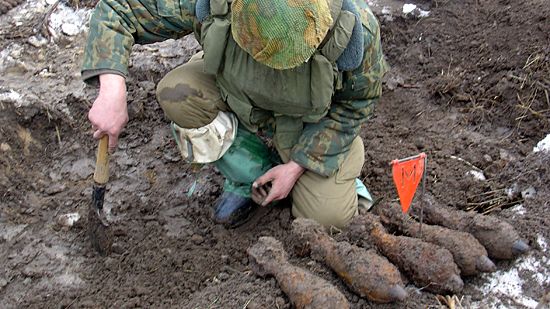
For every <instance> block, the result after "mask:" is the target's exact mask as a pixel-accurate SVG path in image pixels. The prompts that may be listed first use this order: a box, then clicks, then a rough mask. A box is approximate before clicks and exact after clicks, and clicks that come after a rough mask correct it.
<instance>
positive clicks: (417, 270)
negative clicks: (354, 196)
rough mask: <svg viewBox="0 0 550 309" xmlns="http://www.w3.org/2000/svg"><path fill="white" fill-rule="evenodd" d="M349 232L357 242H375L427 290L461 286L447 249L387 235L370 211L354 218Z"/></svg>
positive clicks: (450, 289) (442, 290)
mask: <svg viewBox="0 0 550 309" xmlns="http://www.w3.org/2000/svg"><path fill="white" fill-rule="evenodd" d="M348 235H349V236H350V238H351V239H355V240H358V241H359V242H364V241H366V242H368V243H371V242H372V243H374V244H375V245H376V247H377V248H378V250H380V252H382V254H384V255H385V256H386V257H387V258H388V259H389V260H390V261H391V262H392V263H394V264H395V265H396V266H397V267H399V269H400V270H401V271H403V272H404V273H405V274H406V275H407V276H408V277H409V278H410V279H411V280H412V281H414V282H415V284H416V285H417V286H419V287H422V288H425V289H426V290H428V291H431V292H434V293H448V292H450V293H458V292H460V291H461V290H462V288H463V286H464V283H463V282H462V279H461V278H460V271H459V270H458V266H456V264H455V262H454V260H453V256H452V255H451V253H450V252H449V250H447V249H444V248H441V247H439V246H436V245H434V244H430V243H427V242H424V241H422V240H420V239H417V238H412V237H407V236H395V235H391V234H388V233H387V232H386V230H385V229H384V227H383V226H382V224H381V223H380V221H379V219H378V217H376V216H375V215H373V214H370V213H367V214H364V215H360V216H357V217H355V218H354V219H353V221H352V222H351V224H350V227H349V229H348ZM368 243H367V245H369V244H368Z"/></svg>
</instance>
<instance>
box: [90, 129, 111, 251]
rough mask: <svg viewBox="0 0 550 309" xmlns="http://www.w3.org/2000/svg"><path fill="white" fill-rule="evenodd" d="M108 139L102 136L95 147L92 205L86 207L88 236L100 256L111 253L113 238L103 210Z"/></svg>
mask: <svg viewBox="0 0 550 309" xmlns="http://www.w3.org/2000/svg"><path fill="white" fill-rule="evenodd" d="M108 147H109V137H108V136H107V135H105V136H103V137H102V138H101V139H100V140H99V145H98V147H97V159H96V165H95V172H94V189H93V191H92V203H91V204H90V206H89V207H88V235H89V237H90V242H91V243H92V247H93V248H94V249H95V250H96V251H97V252H98V253H99V254H100V255H103V256H105V255H108V254H109V253H110V252H111V245H112V243H113V237H112V235H111V230H110V228H109V223H108V221H107V218H106V213H105V210H104V208H103V201H104V198H105V186H106V184H107V181H109V152H108Z"/></svg>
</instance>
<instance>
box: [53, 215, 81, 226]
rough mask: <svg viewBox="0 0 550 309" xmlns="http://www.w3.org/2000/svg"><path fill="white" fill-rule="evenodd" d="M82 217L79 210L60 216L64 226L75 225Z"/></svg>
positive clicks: (60, 221)
mask: <svg viewBox="0 0 550 309" xmlns="http://www.w3.org/2000/svg"><path fill="white" fill-rule="evenodd" d="M79 219H80V214H79V213H78V212H72V213H68V214H65V215H61V216H59V219H58V220H59V223H60V224H61V225H63V226H68V227H70V226H73V224H75V223H76V222H77V221H78V220H79Z"/></svg>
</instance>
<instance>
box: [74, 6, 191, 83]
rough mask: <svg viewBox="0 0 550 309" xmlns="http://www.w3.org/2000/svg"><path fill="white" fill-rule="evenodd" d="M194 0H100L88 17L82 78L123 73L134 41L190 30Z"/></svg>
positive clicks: (89, 79) (149, 40)
mask: <svg viewBox="0 0 550 309" xmlns="http://www.w3.org/2000/svg"><path fill="white" fill-rule="evenodd" d="M194 7H195V1H194V0H180V1H177V0H176V1H174V0H100V2H99V3H98V4H97V6H96V8H95V10H94V12H93V14H92V17H91V19H90V30H89V33H88V40H87V44H86V48H85V50H84V60H83V65H82V78H83V79H84V81H85V82H87V83H95V82H97V77H98V75H100V74H102V73H107V72H109V73H115V74H119V75H122V76H124V77H126V76H127V75H128V61H129V58H130V52H131V49H132V45H133V44H134V43H139V44H147V43H153V42H159V41H163V40H166V39H170V38H172V39H177V38H180V37H183V36H185V35H187V34H189V33H191V32H192V31H193V26H194V24H195V23H196V19H195V17H194V16H193V15H194V14H193V13H194Z"/></svg>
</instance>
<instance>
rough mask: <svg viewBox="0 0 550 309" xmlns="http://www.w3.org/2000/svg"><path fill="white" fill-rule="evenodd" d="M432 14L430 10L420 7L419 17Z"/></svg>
mask: <svg viewBox="0 0 550 309" xmlns="http://www.w3.org/2000/svg"><path fill="white" fill-rule="evenodd" d="M428 16H430V11H424V10H422V9H418V17H428Z"/></svg>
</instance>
